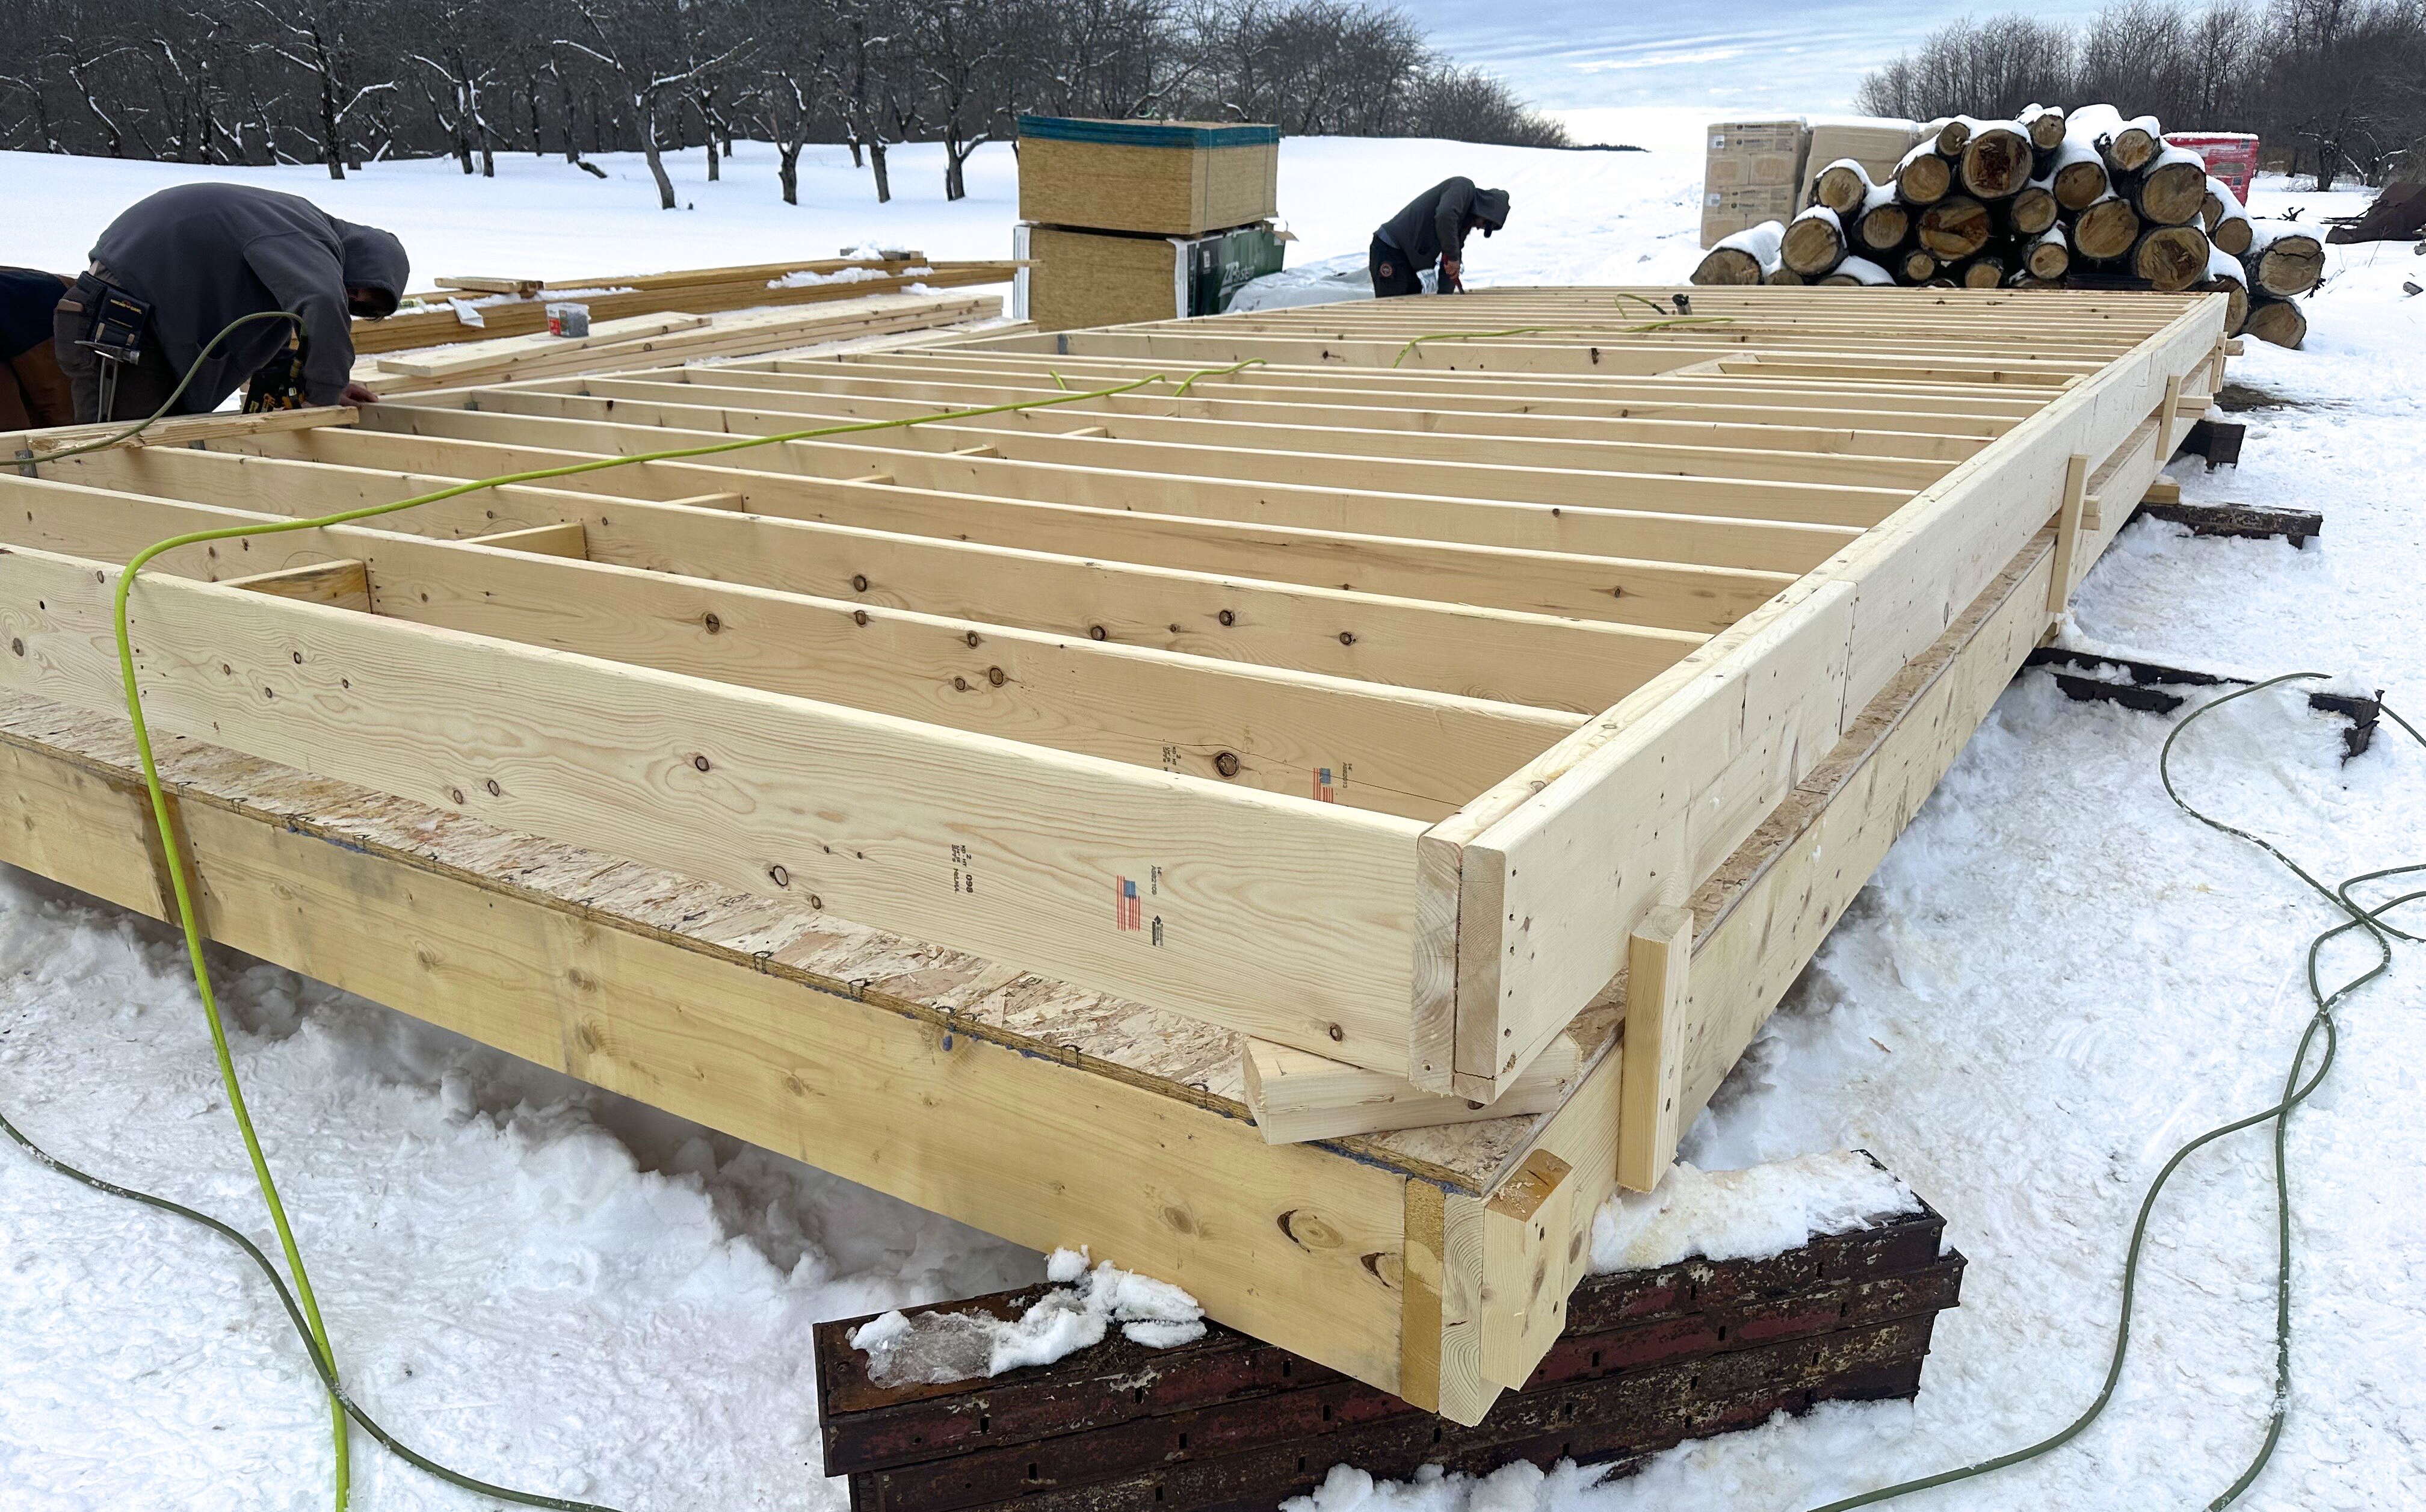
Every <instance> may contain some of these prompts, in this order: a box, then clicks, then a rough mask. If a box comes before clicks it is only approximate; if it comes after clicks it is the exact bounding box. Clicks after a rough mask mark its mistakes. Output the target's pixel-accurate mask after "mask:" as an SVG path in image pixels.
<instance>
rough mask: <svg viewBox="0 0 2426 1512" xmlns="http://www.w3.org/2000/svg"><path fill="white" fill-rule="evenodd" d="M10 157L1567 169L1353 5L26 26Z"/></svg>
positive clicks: (441, 9) (1103, 4) (336, 12)
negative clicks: (1098, 156) (1086, 137)
mask: <svg viewBox="0 0 2426 1512" xmlns="http://www.w3.org/2000/svg"><path fill="white" fill-rule="evenodd" d="M11 13H12V14H15V15H16V16H17V17H18V18H19V19H18V20H17V21H16V22H15V23H12V24H11V26H10V30H11V33H12V35H13V36H14V37H15V39H16V40H14V41H13V42H12V43H11V45H10V46H9V48H8V52H7V56H5V57H0V148H20V149H32V150H38V151H47V152H57V153H91V154H96V155H105V156H112V157H142V158H154V159H160V160H165V161H170V162H181V163H250V164H267V163H321V164H326V165H327V167H328V170H329V174H330V176H331V177H332V178H343V177H344V176H345V174H346V173H347V171H348V169H360V168H361V167H362V165H363V164H364V163H367V162H373V161H377V160H379V159H380V158H384V157H395V156H429V155H438V154H451V155H452V156H454V157H455V158H456V159H457V160H458V161H460V162H461V164H462V166H463V171H464V172H466V173H475V172H477V173H491V172H493V170H494V169H493V165H494V162H495V158H496V154H497V153H506V152H526V153H561V154H563V156H564V157H565V158H566V159H567V160H568V161H572V162H580V161H581V160H582V159H583V158H584V157H585V156H586V155H588V154H590V153H607V152H640V153H645V154H647V157H648V161H649V166H650V168H651V169H652V170H653V171H654V172H655V176H656V181H657V188H658V193H659V197H660V199H661V200H662V201H663V203H664V204H665V205H666V206H667V207H668V208H669V209H671V207H672V206H673V203H674V192H673V185H672V184H671V180H670V179H669V178H668V177H667V175H666V171H665V168H664V165H663V163H662V162H661V161H660V155H661V153H664V152H666V151H668V150H672V149H680V148H685V147H692V146H698V145H701V144H703V143H704V144H710V145H713V146H714V147H715V148H717V149H718V151H716V152H712V153H709V156H708V176H709V177H711V178H714V177H716V176H717V175H718V173H719V171H720V165H719V162H718V158H719V157H720V155H730V153H731V151H732V143H733V142H734V140H735V139H736V138H748V139H757V140H766V141H771V142H773V143H774V144H775V146H776V149H777V160H778V176H779V178H780V180H781V182H782V185H783V192H784V199H785V200H786V201H793V202H797V199H796V193H795V190H796V169H797V166H798V162H799V155H800V153H801V149H802V147H803V146H804V145H805V144H807V143H811V142H843V143H847V144H849V148H850V151H851V155H852V159H853V161H855V162H858V163H861V164H862V165H864V166H865V168H866V169H868V171H869V173H870V176H871V179H872V185H873V188H874V192H875V194H876V197H877V198H878V199H880V200H885V199H890V198H891V196H892V184H891V180H890V177H889V175H888V170H887V166H886V160H885V150H886V148H888V147H890V146H892V145H894V144H896V143H899V142H906V141H940V142H942V143H943V144H944V146H945V148H946V153H945V160H946V161H945V190H946V195H947V196H948V197H949V198H952V199H958V198H960V197H961V196H962V194H963V193H964V192H965V188H964V184H963V178H962V169H963V166H964V165H965V164H966V162H967V161H968V158H969V155H970V153H973V152H975V151H976V150H977V148H978V146H979V145H981V144H982V143H985V142H987V141H992V140H995V139H999V138H1003V137H1008V136H1010V135H1011V132H1012V130H1013V122H1014V121H1015V120H1016V119H1017V117H1018V116H1019V115H1020V114H1021V113H1022V112H1039V113H1043V114H1048V115H1065V116H1110V117H1123V118H1127V117H1141V116H1154V117H1164V118H1181V119H1191V120H1205V121H1270V122H1274V123H1277V124H1278V125H1279V126H1280V127H1281V129H1282V130H1283V131H1284V132H1286V133H1289V134H1291V135H1311V134H1317V133H1321V134H1331V135H1339V136H1350V137H1456V138H1458V139H1461V140H1464V141H1475V142H1499V143H1507V144H1512V145H1518V146H1537V147H1560V146H1566V145H1568V143H1567V140H1566V134H1565V132H1564V131H1563V130H1562V129H1561V127H1560V126H1559V125H1558V124H1557V123H1556V122H1555V121H1549V120H1546V119H1545V118H1543V117H1541V116H1537V115H1535V114H1533V113H1532V112H1531V111H1529V110H1528V109H1527V108H1526V107H1525V105H1524V104H1523V103H1522V102H1521V101H1519V100H1518V99H1517V98H1516V97H1515V96H1514V95H1513V94H1512V92H1511V91H1510V90H1509V88H1508V87H1507V86H1506V85H1505V84H1503V83H1501V82H1500V81H1499V80H1498V79H1496V78H1495V77H1493V76H1492V75H1490V74H1487V73H1484V72H1480V71H1477V70H1470V69H1461V68H1459V67H1457V66H1456V65H1455V64H1454V63H1452V62H1451V61H1449V60H1448V59H1447V58H1445V57H1443V56H1441V55H1440V54H1438V53H1437V52H1435V51H1434V50H1433V49H1432V48H1431V45H1430V44H1429V43H1428V42H1427V41H1426V40H1425V38H1424V34H1423V32H1422V30H1421V29H1420V28H1419V27H1417V26H1416V25H1415V23H1414V22H1413V21H1412V20H1410V19H1409V18H1408V17H1407V16H1406V15H1405V14H1404V13H1403V12H1401V11H1399V10H1398V9H1396V8H1390V7H1386V6H1378V5H1365V4H1353V3H1348V0H420V3H416V4H411V5H404V4H397V3H395V0H206V3H204V4H200V5H197V4H194V3H192V0H16V3H15V4H14V5H12V7H11Z"/></svg>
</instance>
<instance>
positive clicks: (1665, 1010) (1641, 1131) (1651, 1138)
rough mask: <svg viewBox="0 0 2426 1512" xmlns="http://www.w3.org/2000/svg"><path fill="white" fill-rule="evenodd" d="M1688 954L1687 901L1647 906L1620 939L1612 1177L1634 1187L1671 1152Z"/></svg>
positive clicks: (1648, 1184) (1644, 1186)
mask: <svg viewBox="0 0 2426 1512" xmlns="http://www.w3.org/2000/svg"><path fill="white" fill-rule="evenodd" d="M1692 958H1693V915H1692V912H1691V910H1690V909H1677V908H1669V907H1666V906H1662V907H1659V908H1656V909H1652V910H1651V912H1650V913H1649V914H1648V915H1646V916H1645V917H1644V919H1643V921H1642V924H1640V925H1637V926H1636V927H1635V930H1634V933H1633V935H1632V937H1631V938H1630V939H1629V940H1628V941H1627V942H1626V975H1625V1068H1624V1070H1623V1073H1622V1081H1621V1086H1622V1090H1621V1091H1620V1092H1619V1094H1618V1103H1617V1183H1618V1184H1619V1185H1620V1186H1625V1187H1630V1188H1632V1189H1633V1190H1635V1191H1638V1192H1648V1191H1650V1190H1651V1189H1652V1188H1653V1187H1655V1186H1657V1185H1658V1184H1659V1178H1660V1177H1662V1176H1664V1175H1666V1174H1667V1172H1668V1167H1669V1166H1672V1165H1674V1163H1675V1160H1676V1140H1677V1138H1678V1136H1679V1134H1681V1133H1682V1130H1681V1128H1680V1127H1679V1124H1678V1119H1677V1115H1678V1109H1679V1105H1680V1103H1681V1102H1682V1100H1683V1096H1684V1078H1685V1062H1686V1059H1687V1058H1688V1055H1687V1052H1688V1047H1689V1045H1690V1041H1691V1040H1692V1038H1693V1037H1695V1026H1694V1025H1692V1024H1691V1023H1690V1022H1688V1021H1685V1017H1684V1015H1685V1006H1686V974H1687V972H1688V971H1689V969H1690V966H1691V963H1692Z"/></svg>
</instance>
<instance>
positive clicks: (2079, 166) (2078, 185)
mask: <svg viewBox="0 0 2426 1512" xmlns="http://www.w3.org/2000/svg"><path fill="white" fill-rule="evenodd" d="M2105 197H2106V165H2105V164H2103V163H2101V162H2098V161H2097V160H2096V159H2095V158H2094V157H2086V158H2080V159H2078V160H2077V161H2074V162H2070V163H2066V164H2065V165H2064V166H2063V167H2062V168H2060V169H2056V170H2055V199H2056V203H2058V204H2060V205H2062V206H2063V207H2064V208H2065V209H2066V210H2086V209H2088V208H2089V207H2090V206H2091V205H2094V204H2095V203H2096V202H2097V201H2100V200H2102V199H2104V198H2105Z"/></svg>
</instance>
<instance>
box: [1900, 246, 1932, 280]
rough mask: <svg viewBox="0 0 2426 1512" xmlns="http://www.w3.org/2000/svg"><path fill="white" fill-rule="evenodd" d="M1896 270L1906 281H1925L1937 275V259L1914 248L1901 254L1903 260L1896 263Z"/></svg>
mask: <svg viewBox="0 0 2426 1512" xmlns="http://www.w3.org/2000/svg"><path fill="white" fill-rule="evenodd" d="M1897 271H1898V272H1900V273H1901V274H1902V275H1903V281H1905V282H1906V283H1926V282H1928V281H1930V280H1931V279H1933V278H1935V277H1936V276H1937V259H1936V258H1934V257H1932V256H1930V255H1929V254H1928V253H1927V252H1924V251H1922V250H1920V249H1918V248H1915V249H1912V250H1911V251H1908V252H1906V253H1904V254H1903V261H1902V262H1901V263H1900V264H1899V265H1897Z"/></svg>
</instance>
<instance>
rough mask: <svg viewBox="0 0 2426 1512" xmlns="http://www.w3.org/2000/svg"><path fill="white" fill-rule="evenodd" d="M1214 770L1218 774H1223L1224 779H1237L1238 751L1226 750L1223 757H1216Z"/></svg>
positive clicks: (1222, 754)
mask: <svg viewBox="0 0 2426 1512" xmlns="http://www.w3.org/2000/svg"><path fill="white" fill-rule="evenodd" d="M1213 770H1215V771H1217V772H1219V773H1221V775H1222V776H1223V777H1236V776H1237V775H1238V754H1237V752H1236V751H1228V750H1225V751H1223V752H1222V753H1221V755H1219V756H1216V757H1214V758H1213Z"/></svg>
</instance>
